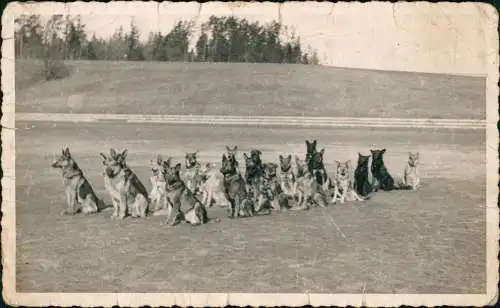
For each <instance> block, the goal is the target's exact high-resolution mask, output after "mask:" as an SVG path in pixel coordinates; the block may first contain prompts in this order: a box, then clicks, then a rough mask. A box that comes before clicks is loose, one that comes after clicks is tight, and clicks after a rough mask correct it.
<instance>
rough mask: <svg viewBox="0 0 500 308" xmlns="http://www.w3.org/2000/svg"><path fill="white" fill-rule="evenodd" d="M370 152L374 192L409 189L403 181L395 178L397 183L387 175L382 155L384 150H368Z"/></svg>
mask: <svg viewBox="0 0 500 308" xmlns="http://www.w3.org/2000/svg"><path fill="white" fill-rule="evenodd" d="M370 152H371V153H372V166H371V171H372V174H373V184H372V185H373V190H374V191H375V192H376V191H378V189H382V190H384V191H390V190H408V189H411V188H410V187H409V186H408V185H406V184H405V183H404V180H403V179H401V178H397V181H395V179H394V178H393V177H392V176H391V175H390V174H389V171H388V170H387V168H386V167H385V164H384V154H385V152H386V149H382V150H370Z"/></svg>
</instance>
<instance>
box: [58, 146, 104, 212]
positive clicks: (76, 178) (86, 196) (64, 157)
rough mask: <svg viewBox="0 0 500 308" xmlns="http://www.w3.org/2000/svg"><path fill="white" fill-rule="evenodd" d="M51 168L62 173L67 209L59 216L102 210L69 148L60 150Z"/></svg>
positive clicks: (100, 203) (102, 206)
mask: <svg viewBox="0 0 500 308" xmlns="http://www.w3.org/2000/svg"><path fill="white" fill-rule="evenodd" d="M51 167H52V168H58V169H61V171H62V178H63V183H64V187H65V193H66V202H67V208H66V209H65V210H64V211H62V212H61V215H75V214H76V213H79V212H81V213H84V214H91V213H96V212H98V211H100V210H102V209H103V208H104V203H103V202H102V200H100V199H99V198H97V196H96V194H95V192H94V190H93V189H92V186H91V185H90V183H89V181H88V180H87V179H86V178H85V176H84V175H83V172H82V170H81V169H80V167H78V165H77V163H76V162H75V160H74V159H73V158H72V157H71V153H70V152H69V148H66V149H63V150H62V153H61V155H60V156H59V157H58V158H57V159H56V160H55V161H54V163H52V165H51Z"/></svg>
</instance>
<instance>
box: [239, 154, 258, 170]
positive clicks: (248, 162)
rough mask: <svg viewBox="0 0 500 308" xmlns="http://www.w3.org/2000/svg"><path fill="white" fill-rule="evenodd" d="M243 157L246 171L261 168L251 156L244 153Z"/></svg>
mask: <svg viewBox="0 0 500 308" xmlns="http://www.w3.org/2000/svg"><path fill="white" fill-rule="evenodd" d="M243 157H244V158H245V168H246V170H255V169H257V168H258V167H259V164H258V163H257V162H256V161H255V158H253V157H252V155H251V154H250V156H249V155H247V153H243Z"/></svg>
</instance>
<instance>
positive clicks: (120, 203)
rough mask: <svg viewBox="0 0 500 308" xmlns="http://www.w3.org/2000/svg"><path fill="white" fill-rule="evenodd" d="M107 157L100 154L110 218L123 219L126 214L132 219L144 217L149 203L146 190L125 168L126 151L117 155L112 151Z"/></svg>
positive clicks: (129, 170) (130, 171)
mask: <svg viewBox="0 0 500 308" xmlns="http://www.w3.org/2000/svg"><path fill="white" fill-rule="evenodd" d="M109 154H110V155H109V156H106V155H104V154H103V153H100V155H101V157H102V159H103V164H104V166H105V169H104V170H105V171H104V186H105V187H106V190H107V191H108V193H109V194H110V196H111V200H112V201H113V208H114V211H113V215H112V216H111V218H118V219H123V218H125V216H126V215H127V214H130V215H131V216H132V217H141V218H144V217H146V214H147V213H148V207H149V201H148V197H147V196H148V193H147V191H146V188H145V187H144V185H143V184H142V183H141V181H140V180H139V178H138V177H137V176H136V175H135V173H134V172H133V171H132V170H131V169H130V168H128V167H127V164H126V158H127V149H125V150H123V152H122V153H120V154H118V153H116V151H115V150H114V149H111V150H110V151H109Z"/></svg>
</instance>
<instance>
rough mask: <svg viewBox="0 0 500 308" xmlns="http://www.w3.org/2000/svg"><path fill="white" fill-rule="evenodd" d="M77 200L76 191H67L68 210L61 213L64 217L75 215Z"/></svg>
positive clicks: (69, 189)
mask: <svg viewBox="0 0 500 308" xmlns="http://www.w3.org/2000/svg"><path fill="white" fill-rule="evenodd" d="M75 198H76V193H75V191H74V189H71V188H68V189H66V203H67V204H66V206H67V208H66V209H65V210H64V211H62V212H61V214H62V215H74V214H75Z"/></svg>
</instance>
